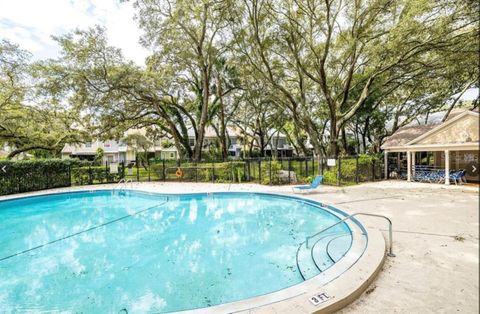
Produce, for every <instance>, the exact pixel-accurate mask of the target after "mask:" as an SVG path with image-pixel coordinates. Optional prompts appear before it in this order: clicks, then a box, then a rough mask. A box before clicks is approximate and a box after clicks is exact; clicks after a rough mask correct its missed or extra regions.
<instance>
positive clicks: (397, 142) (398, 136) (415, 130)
mask: <svg viewBox="0 0 480 314" xmlns="http://www.w3.org/2000/svg"><path fill="white" fill-rule="evenodd" d="M436 126H438V124H426V125H425V124H423V125H415V126H404V127H402V128H400V129H398V130H397V131H396V132H395V133H394V134H393V135H391V136H390V137H388V139H387V140H386V141H385V143H383V145H382V148H388V147H394V146H401V145H405V144H407V143H408V142H410V141H413V140H414V139H415V138H417V137H419V136H420V135H422V134H424V133H426V132H428V131H430V130H431V129H433V128H435V127H436Z"/></svg>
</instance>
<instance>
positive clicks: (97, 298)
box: [0, 190, 352, 313]
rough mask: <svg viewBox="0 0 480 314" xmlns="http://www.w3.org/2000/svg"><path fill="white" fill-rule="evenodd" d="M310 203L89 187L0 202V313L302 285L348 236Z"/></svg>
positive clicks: (222, 296)
mask: <svg viewBox="0 0 480 314" xmlns="http://www.w3.org/2000/svg"><path fill="white" fill-rule="evenodd" d="M343 216H344V214H343V213H342V212H340V211H335V210H332V208H330V209H326V208H322V207H321V206H320V205H319V204H318V203H315V202H311V201H307V200H301V199H297V198H292V197H286V196H280V195H271V194H261V193H214V194H183V195H161V194H156V193H145V192H140V191H133V190H132V191H130V190H128V191H113V190H97V191H90V192H74V193H61V194H50V195H45V196H37V197H29V198H21V199H16V200H8V201H1V202H0V230H1V231H0V232H1V237H0V278H1V279H2V280H0V308H2V309H4V310H6V311H7V312H8V311H11V310H12V311H13V310H36V311H47V310H48V311H55V310H58V311H67V312H116V313H117V312H124V313H126V312H129V313H136V312H170V311H181V310H189V309H196V308H203V307H209V306H213V305H218V304H222V303H227V302H232V301H237V300H242V299H246V298H251V297H254V296H259V295H263V294H267V293H271V292H274V291H278V290H281V289H284V288H287V287H290V286H293V285H296V284H299V283H301V282H303V281H304V280H306V279H309V278H312V277H314V276H316V275H318V274H319V273H321V272H325V271H326V270H327V269H328V268H329V267H331V266H332V265H334V264H335V262H338V261H339V260H341V259H342V257H343V256H344V255H345V254H346V253H347V252H348V251H349V249H350V248H351V245H352V231H351V228H350V227H349V225H347V224H345V223H342V224H339V225H338V226H336V227H334V228H332V229H330V230H329V231H328V232H326V233H324V234H322V235H319V236H318V237H316V238H314V239H312V241H311V247H310V248H305V243H304V241H305V238H306V237H307V236H309V235H312V234H315V233H316V232H318V231H319V230H321V229H322V228H324V227H327V226H330V225H332V224H333V223H335V222H337V221H339V220H340V219H341V217H343Z"/></svg>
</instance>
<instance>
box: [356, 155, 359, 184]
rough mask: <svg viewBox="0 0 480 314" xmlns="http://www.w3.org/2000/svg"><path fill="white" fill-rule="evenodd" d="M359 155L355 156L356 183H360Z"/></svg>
mask: <svg viewBox="0 0 480 314" xmlns="http://www.w3.org/2000/svg"><path fill="white" fill-rule="evenodd" d="M358 181H359V178H358V155H357V156H356V157H355V183H356V184H358Z"/></svg>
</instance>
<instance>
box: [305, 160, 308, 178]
mask: <svg viewBox="0 0 480 314" xmlns="http://www.w3.org/2000/svg"><path fill="white" fill-rule="evenodd" d="M305 176H306V177H308V159H307V157H305Z"/></svg>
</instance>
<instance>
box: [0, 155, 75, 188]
mask: <svg viewBox="0 0 480 314" xmlns="http://www.w3.org/2000/svg"><path fill="white" fill-rule="evenodd" d="M4 166H5V170H6V172H3V171H0V195H6V194H13V193H22V192H30V191H38V190H44V189H51V188H57V187H65V186H70V162H69V161H68V160H61V159H39V160H20V161H10V160H0V169H2V168H3V167H4Z"/></svg>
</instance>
